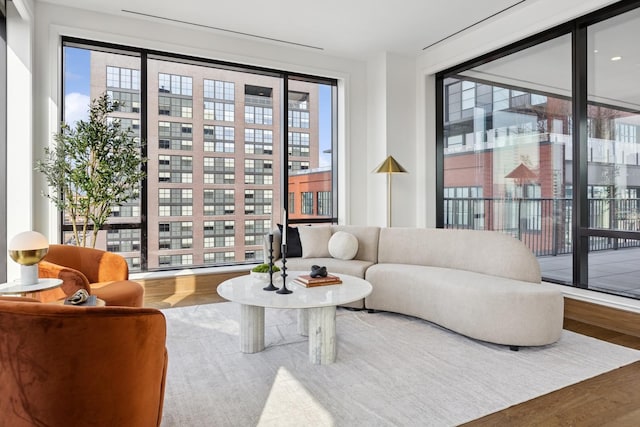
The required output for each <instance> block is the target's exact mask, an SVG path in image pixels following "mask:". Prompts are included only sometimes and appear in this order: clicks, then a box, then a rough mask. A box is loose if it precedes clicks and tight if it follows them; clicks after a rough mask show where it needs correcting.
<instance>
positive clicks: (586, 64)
mask: <svg viewBox="0 0 640 427" xmlns="http://www.w3.org/2000/svg"><path fill="white" fill-rule="evenodd" d="M634 6H635V7H638V6H640V2H624V4H623V5H621V6H614V7H610V8H607V9H605V10H602V11H599V12H596V13H594V14H591V15H589V16H587V17H583V18H580V19H578V20H576V21H574V22H571V23H567V24H565V25H562V26H559V27H557V28H554V29H552V30H549V31H547V32H545V33H543V34H540V35H538V36H534V37H531V38H529V39H527V40H523V41H522V42H520V43H516V44H514V45H512V46H508V47H506V48H504V49H502V50H501V51H499V52H494V53H492V54H489V55H486V56H484V57H482V58H478V59H477V60H474V61H470V62H469V63H467V64H463V65H461V66H459V67H454V68H452V69H450V70H447V71H445V72H443V73H440V74H439V75H438V81H437V93H438V101H439V107H440V110H439V113H438V119H439V120H438V144H439V146H438V153H439V159H438V164H439V167H438V171H439V177H438V182H439V184H438V186H439V191H438V194H439V196H438V197H439V201H438V221H437V222H438V226H440V227H448V228H473V229H487V230H498V231H501V232H504V233H508V234H511V235H513V236H514V237H516V238H518V239H520V240H522V241H523V242H524V243H525V244H526V245H527V246H528V247H529V248H530V249H531V250H532V251H533V252H534V253H535V254H536V255H537V256H538V259H539V261H540V264H541V268H542V273H543V278H544V279H546V280H549V281H554V282H557V283H563V284H570V285H574V286H579V287H584V288H589V289H594V290H599V291H604V292H610V293H616V294H621V295H625V296H633V297H640V282H638V281H637V277H638V276H637V274H638V273H640V267H638V265H640V263H638V260H640V240H638V239H640V219H639V218H640V158H639V157H640V140H639V139H638V137H637V133H638V126H640V119H639V117H640V116H639V115H638V112H639V111H640V97H639V96H638V91H636V90H635V89H634V88H635V86H637V79H638V77H637V75H638V74H637V70H638V69H639V68H638V67H639V64H640V54H638V51H637V49H634V46H633V40H635V39H636V38H637V36H638V35H640V34H638V33H639V31H640V30H638V28H640V9H633V7H634Z"/></svg>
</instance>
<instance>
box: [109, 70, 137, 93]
mask: <svg viewBox="0 0 640 427" xmlns="http://www.w3.org/2000/svg"><path fill="white" fill-rule="evenodd" d="M107 88H116V89H131V90H140V71H139V70H135V69H131V68H121V67H109V66H108V67H107Z"/></svg>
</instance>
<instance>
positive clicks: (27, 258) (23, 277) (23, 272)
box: [8, 231, 49, 285]
mask: <svg viewBox="0 0 640 427" xmlns="http://www.w3.org/2000/svg"><path fill="white" fill-rule="evenodd" d="M8 249H9V256H10V257H11V259H12V260H14V261H15V262H17V263H18V264H20V284H22V285H35V284H36V283H38V263H39V262H40V260H42V258H44V256H45V255H46V254H47V252H48V251H49V242H48V241H47V238H46V237H45V236H43V235H42V234H40V233H38V232H37V231H25V232H23V233H20V234H17V235H15V236H14V237H13V239H11V241H10V242H9V248H8Z"/></svg>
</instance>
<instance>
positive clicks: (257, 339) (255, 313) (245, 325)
mask: <svg viewBox="0 0 640 427" xmlns="http://www.w3.org/2000/svg"><path fill="white" fill-rule="evenodd" d="M262 350H264V307H258V306H255V305H246V304H240V351H241V352H243V353H258V352H261V351H262Z"/></svg>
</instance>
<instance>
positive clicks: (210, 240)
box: [90, 50, 332, 270]
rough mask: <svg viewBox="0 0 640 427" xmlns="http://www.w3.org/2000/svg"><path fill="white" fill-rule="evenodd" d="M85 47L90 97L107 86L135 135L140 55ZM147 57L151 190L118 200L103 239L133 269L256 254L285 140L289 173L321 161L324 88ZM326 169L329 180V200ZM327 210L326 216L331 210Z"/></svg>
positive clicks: (270, 214) (270, 221) (277, 204)
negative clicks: (285, 87) (132, 198)
mask: <svg viewBox="0 0 640 427" xmlns="http://www.w3.org/2000/svg"><path fill="white" fill-rule="evenodd" d="M90 56H91V59H90V75H91V78H90V81H91V98H92V99H93V98H95V97H97V96H98V95H100V94H101V93H104V92H105V91H107V92H108V93H109V95H110V96H111V97H112V99H114V100H118V101H120V102H122V103H123V107H121V108H120V109H119V111H118V113H117V114H114V119H115V118H117V119H119V120H121V122H122V123H123V125H124V126H125V127H126V126H130V127H131V129H132V130H133V132H134V133H135V135H136V137H137V138H140V135H141V133H140V132H141V128H142V126H143V117H142V116H141V113H142V112H141V105H142V102H141V101H142V100H141V99H140V97H141V96H143V95H142V94H143V93H144V91H142V90H141V87H140V85H141V76H140V59H139V58H137V57H135V56H127V55H118V54H113V53H111V52H103V51H98V50H91V53H90ZM146 64H147V70H146V75H147V82H146V84H147V90H146V93H147V100H146V102H147V110H148V111H147V114H146V135H147V138H146V140H145V141H143V142H144V144H145V147H146V158H147V162H146V167H147V179H146V184H145V186H146V191H144V195H143V196H142V197H141V199H139V200H135V201H132V202H130V203H128V204H126V205H124V206H120V207H114V209H113V215H112V218H111V219H110V221H109V223H110V224H111V225H112V227H111V228H110V229H108V230H106V231H105V232H101V233H100V235H101V237H100V240H99V242H98V245H97V246H99V247H100V246H103V247H104V248H106V249H108V250H110V251H113V252H118V253H121V254H122V255H123V256H125V258H127V260H128V262H129V263H130V266H131V268H132V269H133V270H136V269H140V268H141V266H142V265H146V269H149V270H153V269H163V268H177V267H186V266H206V265H224V264H233V263H244V262H254V261H261V260H262V259H263V253H262V247H263V246H262V244H263V236H264V234H265V233H267V232H268V231H269V230H270V229H271V228H272V227H274V226H275V223H276V222H281V218H282V206H283V200H281V198H280V188H281V187H282V183H281V181H280V180H281V177H282V176H283V174H282V173H281V172H282V169H281V168H282V166H283V165H282V162H281V159H282V158H283V153H281V149H282V148H281V143H280V141H281V140H282V139H283V138H284V137H285V136H286V137H287V140H288V165H287V166H288V174H290V176H291V177H292V178H291V179H294V178H293V177H295V176H296V175H297V174H302V175H304V173H305V172H306V171H311V170H316V169H318V168H319V167H320V162H321V159H320V156H321V154H320V153H321V149H320V141H319V133H320V129H319V128H320V123H319V114H320V111H319V108H320V106H319V85H318V84H316V83H312V82H306V81H301V80H289V81H288V91H287V94H283V90H282V83H281V82H282V80H281V79H280V78H278V77H272V76H269V75H261V74H258V73H248V72H242V71H237V70H234V69H230V68H229V67H214V66H208V65H198V64H192V63H186V62H181V61H169V60H166V59H153V58H149V59H148V60H147V62H146ZM283 98H284V99H283ZM282 102H287V103H288V117H287V118H286V120H282V119H283V118H282V117H281V111H282V109H281V103H282ZM282 123H285V126H286V132H287V135H283V134H282V132H283V130H282V129H283V127H282V125H281V124H282ZM328 173H329V175H328V177H329V179H328V180H325V182H324V187H323V189H324V190H326V191H328V192H329V196H328V200H331V195H330V194H331V170H330V168H329V169H328ZM316 191H317V190H316ZM323 194H324V193H323ZM299 197H302V196H301V195H300V196H299ZM305 197H306V196H305ZM322 197H326V194H325V195H323V196H322ZM322 200H324V198H323V199H322ZM144 206H146V209H145V208H144ZM323 213H326V217H327V218H331V217H332V212H331V207H330V206H329V207H328V209H326V210H325V211H323ZM143 216H144V217H145V220H146V221H145V222H146V229H145V228H144V227H143V226H142V225H141V222H142V221H141V219H142V217H143ZM143 233H144V235H143ZM143 242H146V248H142V245H143ZM143 254H144V255H146V260H145V262H144V263H143V260H142V259H141V257H142V256H143Z"/></svg>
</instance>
